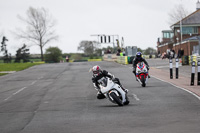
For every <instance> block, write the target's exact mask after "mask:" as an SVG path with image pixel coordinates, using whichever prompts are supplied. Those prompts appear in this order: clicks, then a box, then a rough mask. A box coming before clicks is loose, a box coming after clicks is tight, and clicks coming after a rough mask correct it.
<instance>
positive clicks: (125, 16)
mask: <svg viewBox="0 0 200 133" xmlns="http://www.w3.org/2000/svg"><path fill="white" fill-rule="evenodd" d="M196 2H197V0H0V3H1V4H0V34H3V35H4V36H6V37H7V38H8V39H9V41H8V42H7V45H8V52H9V53H10V52H11V53H12V55H15V54H16V50H17V49H18V48H19V47H21V46H22V44H23V43H24V42H23V41H22V40H18V39H16V38H15V37H14V35H13V34H11V31H15V29H16V28H20V27H23V26H25V25H23V23H22V22H20V20H19V19H18V18H17V15H20V16H23V17H26V11H27V10H28V8H29V7H30V6H32V7H34V8H40V7H44V8H45V9H47V10H48V11H49V12H50V14H51V15H52V16H53V18H54V19H55V20H56V21H57V24H56V26H55V29H56V33H57V35H58V36H59V40H58V41H56V42H52V43H50V44H48V45H47V46H46V47H45V48H47V47H49V46H58V47H59V48H60V49H61V50H62V51H63V53H69V52H77V47H78V45H79V43H80V42H81V41H82V40H95V41H97V37H95V36H91V35H93V34H105V35H113V34H115V35H119V38H120V41H121V38H122V37H123V38H124V44H125V46H137V47H140V48H142V49H145V48H147V47H153V48H156V42H157V38H158V37H161V31H162V30H169V29H170V26H169V24H168V19H169V16H168V14H169V12H170V11H171V10H173V9H174V8H175V7H176V5H178V4H180V3H182V5H183V6H184V7H185V8H186V9H187V10H188V11H190V12H194V11H195V10H196ZM1 41H2V36H1V38H0V42H1ZM107 46H108V44H102V47H107ZM109 46H110V45H109ZM111 46H112V45H111ZM30 49H31V51H30V52H31V54H34V53H40V49H39V47H38V46H32V47H31V48H30ZM79 52H80V51H79ZM0 55H2V53H0Z"/></svg>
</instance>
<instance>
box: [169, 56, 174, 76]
mask: <svg viewBox="0 0 200 133" xmlns="http://www.w3.org/2000/svg"><path fill="white" fill-rule="evenodd" d="M169 70H170V79H173V65H172V59H171V58H170V59H169Z"/></svg>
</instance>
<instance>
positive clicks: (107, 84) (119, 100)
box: [98, 77, 129, 106]
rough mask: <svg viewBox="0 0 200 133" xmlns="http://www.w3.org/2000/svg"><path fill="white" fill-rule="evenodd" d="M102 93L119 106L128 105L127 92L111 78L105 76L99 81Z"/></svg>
mask: <svg viewBox="0 0 200 133" xmlns="http://www.w3.org/2000/svg"><path fill="white" fill-rule="evenodd" d="M98 82H99V83H100V85H99V86H100V90H101V93H102V94H104V95H105V97H106V98H108V99H109V100H110V101H111V102H113V103H115V104H118V105H119V106H123V105H128V104H129V100H128V96H127V94H126V93H125V92H124V91H123V90H122V88H121V87H120V86H119V85H118V84H116V83H114V82H113V81H112V80H111V79H110V78H108V77H103V78H101V79H100V80H99V81H98Z"/></svg>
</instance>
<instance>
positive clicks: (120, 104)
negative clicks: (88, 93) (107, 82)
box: [110, 92, 123, 106]
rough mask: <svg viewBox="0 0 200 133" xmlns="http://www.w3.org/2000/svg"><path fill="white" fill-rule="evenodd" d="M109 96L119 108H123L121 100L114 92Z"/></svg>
mask: <svg viewBox="0 0 200 133" xmlns="http://www.w3.org/2000/svg"><path fill="white" fill-rule="evenodd" d="M110 96H111V97H112V98H113V100H114V101H115V102H116V103H117V104H118V105H119V106H123V103H122V100H121V99H120V98H119V97H118V96H117V95H116V94H115V93H114V92H111V93H110Z"/></svg>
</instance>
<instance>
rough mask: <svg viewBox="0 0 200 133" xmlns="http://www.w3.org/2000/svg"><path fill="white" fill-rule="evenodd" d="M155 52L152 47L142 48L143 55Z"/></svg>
mask: <svg viewBox="0 0 200 133" xmlns="http://www.w3.org/2000/svg"><path fill="white" fill-rule="evenodd" d="M153 54H156V50H155V49H154V48H151V47H148V48H147V49H145V50H144V55H153Z"/></svg>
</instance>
